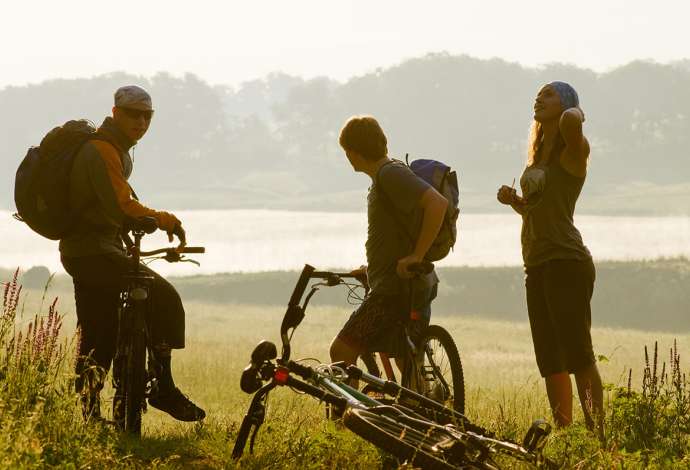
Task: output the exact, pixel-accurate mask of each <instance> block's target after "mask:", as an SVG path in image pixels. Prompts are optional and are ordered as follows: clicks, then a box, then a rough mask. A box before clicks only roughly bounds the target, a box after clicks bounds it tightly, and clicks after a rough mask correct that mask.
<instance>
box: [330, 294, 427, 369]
mask: <svg viewBox="0 0 690 470" xmlns="http://www.w3.org/2000/svg"><path fill="white" fill-rule="evenodd" d="M436 292H437V289H436V285H433V286H432V287H431V288H430V289H429V288H426V289H425V292H424V297H426V299H425V301H423V302H421V304H420V305H421V306H420V308H419V311H420V312H419V313H420V315H418V317H419V320H415V321H414V322H413V324H412V325H411V328H409V330H408V331H409V333H410V336H412V339H413V340H414V339H415V336H416V335H418V334H419V333H421V331H422V330H423V329H424V328H425V327H426V326H427V325H428V324H429V318H430V317H431V301H432V300H434V298H435V297H436ZM415 303H417V302H415ZM409 321H410V307H409V298H408V297H407V296H405V295H401V296H394V295H370V296H369V297H367V298H366V299H364V302H362V305H360V306H359V308H358V309H357V310H355V311H354V312H352V315H350V318H349V319H348V320H347V322H346V323H345V325H344V326H343V328H342V329H341V330H340V333H338V338H339V339H340V340H342V341H343V342H345V343H346V344H348V345H349V346H350V347H351V348H353V349H355V350H356V351H359V352H360V353H365V352H385V353H387V354H388V355H389V356H391V357H397V356H399V355H400V354H401V353H402V351H403V348H404V341H405V336H404V331H405V326H406V325H407V324H408V322H409Z"/></svg>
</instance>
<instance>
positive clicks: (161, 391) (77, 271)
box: [60, 86, 205, 421]
mask: <svg viewBox="0 0 690 470" xmlns="http://www.w3.org/2000/svg"><path fill="white" fill-rule="evenodd" d="M152 117H153V107H152V103H151V97H150V95H149V94H148V92H146V90H144V89H143V88H140V87H138V86H124V87H121V88H119V89H118V90H117V91H116V92H115V106H114V107H113V108H112V117H106V118H105V120H104V121H103V124H102V125H101V127H100V128H99V129H98V131H97V133H96V134H95V136H94V138H93V139H92V140H89V141H88V142H87V143H86V144H84V145H83V146H82V147H81V149H80V150H79V152H78V154H77V155H76V156H75V159H74V166H73V168H72V172H71V175H70V187H69V202H70V207H71V208H72V209H73V210H74V211H75V212H77V213H79V214H80V217H79V219H78V220H77V222H76V223H75V226H74V227H73V228H72V229H71V231H70V233H69V234H68V235H67V236H66V237H64V238H63V239H62V240H60V257H61V261H62V265H63V266H64V268H65V270H66V271H67V272H68V273H69V274H70V276H72V279H73V282H74V297H75V301H76V307H77V319H78V323H79V327H80V331H81V340H80V344H79V359H78V361H77V365H76V372H77V376H78V379H77V390H78V391H79V392H80V393H81V394H82V403H83V405H84V414H85V416H100V404H99V403H100V402H99V391H100V389H101V388H102V386H103V383H102V380H103V377H104V376H105V373H104V372H107V371H108V369H109V368H110V364H111V362H112V359H113V356H114V354H115V347H116V334H117V326H118V325H117V323H118V313H117V312H118V305H119V296H120V292H121V290H122V288H123V285H124V280H123V276H124V275H125V274H126V273H127V272H128V271H129V270H130V268H131V262H130V260H129V259H128V257H127V253H126V251H125V247H124V245H123V241H122V236H123V234H124V231H125V230H124V227H125V225H126V221H127V219H130V218H134V219H136V218H140V217H153V218H155V219H156V221H157V223H158V227H159V228H160V229H161V230H165V231H166V232H167V233H168V238H169V240H170V241H172V240H173V235H175V236H177V237H178V239H179V240H180V243H181V245H183V244H184V243H185V232H184V229H183V228H182V222H180V220H179V219H177V217H175V216H174V215H173V214H170V213H168V212H164V211H156V210H153V209H150V208H148V207H146V206H144V205H142V204H141V203H139V201H138V200H137V199H136V197H135V196H134V194H133V191H132V189H131V187H130V186H129V185H128V183H127V180H128V179H129V177H130V175H131V173H132V168H133V162H132V157H131V156H130V154H129V150H130V149H131V148H132V147H133V146H134V145H135V144H136V143H137V142H138V141H139V140H140V139H141V138H142V137H143V136H144V134H146V132H147V130H148V128H149V125H150V123H151V118H152ZM141 269H142V270H144V271H146V272H147V273H149V274H150V275H152V276H154V278H155V280H154V282H153V285H152V288H151V298H152V304H153V305H152V307H153V308H152V309H151V312H150V315H149V316H148V317H147V319H146V321H147V324H148V325H149V330H150V333H151V345H152V349H153V353H154V355H155V360H156V362H157V363H158V364H159V367H160V373H159V374H158V375H159V380H158V393H157V394H156V395H155V396H152V397H150V398H149V404H150V405H151V406H153V407H154V408H158V409H160V410H162V411H165V412H167V413H169V414H170V415H171V416H173V417H174V418H176V419H178V420H181V421H197V420H200V419H203V418H204V416H205V412H204V410H202V409H201V408H199V407H198V406H196V405H195V404H194V403H192V402H191V401H190V400H189V399H188V398H187V397H186V396H185V395H184V394H183V393H182V392H181V391H180V390H179V389H178V388H177V387H176V386H175V382H174V380H173V377H172V372H171V367H170V361H171V350H172V349H182V348H184V327H185V323H184V322H185V312H184V308H183V306H182V301H181V300H180V296H179V294H178V293H177V291H176V290H175V288H174V287H173V286H172V285H171V284H170V283H169V282H168V281H166V280H165V279H163V278H162V277H161V276H160V275H158V274H157V273H155V272H153V271H152V270H150V269H149V268H147V267H145V266H143V265H142V267H141ZM94 366H95V367H94ZM94 370H96V371H100V373H96V374H94V373H93V371H94ZM94 380H95V383H94Z"/></svg>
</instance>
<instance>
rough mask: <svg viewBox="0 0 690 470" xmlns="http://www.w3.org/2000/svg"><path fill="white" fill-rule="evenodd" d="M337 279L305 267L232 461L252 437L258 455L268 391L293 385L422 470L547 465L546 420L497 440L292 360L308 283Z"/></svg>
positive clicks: (388, 391) (252, 385)
mask: <svg viewBox="0 0 690 470" xmlns="http://www.w3.org/2000/svg"><path fill="white" fill-rule="evenodd" d="M333 276H337V277H339V275H338V274H337V273H328V272H317V271H315V270H314V268H313V267H311V266H309V265H306V266H305V268H304V270H303V271H302V274H301V276H300V278H299V280H298V282H297V285H296V286H295V290H294V291H293V293H292V296H291V298H290V302H289V303H288V308H287V311H286V313H285V316H284V318H283V321H282V324H281V327H280V337H281V342H282V354H281V357H280V358H279V359H277V356H278V354H277V348H276V346H275V345H274V344H273V343H270V342H268V341H262V342H260V343H259V344H258V345H257V346H256V347H255V348H254V351H253V352H252V355H251V361H250V363H249V365H248V366H247V367H246V368H245V370H244V371H243V373H242V378H241V381H240V387H241V388H242V390H243V391H244V392H246V393H250V394H251V393H253V394H254V397H253V398H252V401H251V404H250V406H249V410H248V411H247V414H246V416H245V417H244V419H243V421H242V425H241V427H240V430H239V433H238V435H237V438H236V440H235V446H234V449H233V457H234V458H239V457H241V456H242V454H243V452H244V448H245V446H246V443H247V440H248V439H249V441H250V452H252V451H253V448H254V442H255V438H256V434H257V432H258V430H259V428H260V427H261V425H262V424H263V422H264V419H265V415H266V400H267V397H268V394H269V392H270V391H271V390H273V389H274V388H276V387H278V386H288V387H290V388H292V389H294V390H297V391H300V392H302V393H306V394H308V395H311V396H313V397H315V398H317V399H319V400H320V401H323V402H325V403H326V404H328V405H330V406H331V407H332V409H333V411H334V413H335V414H336V415H338V416H341V417H342V422H343V424H344V425H345V427H347V428H348V429H350V430H351V431H353V432H354V433H355V434H357V435H359V436H360V437H362V438H364V439H366V440H367V441H369V442H371V443H372V444H374V445H376V446H377V447H379V448H381V449H383V450H385V451H387V452H389V453H391V454H393V455H394V456H396V457H397V458H399V459H401V460H403V461H407V462H409V463H411V464H413V465H416V466H420V467H422V468H430V469H453V468H468V467H472V468H481V469H495V468H499V467H498V466H497V464H496V462H495V457H496V456H497V454H506V455H509V456H512V457H514V458H517V459H520V460H523V461H526V462H529V463H532V464H542V463H546V464H548V462H547V461H546V459H544V458H543V457H542V453H541V451H542V448H543V445H544V444H545V441H546V439H545V438H546V436H547V435H548V434H549V432H550V426H549V425H548V424H547V423H545V422H544V421H535V422H534V423H533V424H532V427H531V428H530V429H529V431H528V432H527V435H526V436H525V439H524V441H523V443H522V445H520V444H517V443H514V442H510V441H506V440H501V439H497V438H496V437H495V436H493V434H492V433H490V432H489V431H487V430H486V429H483V428H481V427H479V426H477V425H475V424H473V423H471V422H470V421H469V420H468V419H467V418H466V417H465V416H464V415H463V414H462V413H460V412H458V411H456V410H455V409H452V408H449V407H446V406H443V404H441V403H439V402H437V401H435V400H433V399H432V398H430V397H427V396H424V395H423V394H420V393H417V392H415V391H413V390H411V389H409V388H406V387H403V386H401V385H399V384H397V383H395V382H393V381H391V380H384V379H381V378H379V377H377V376H375V375H373V374H370V373H368V372H365V371H363V370H361V369H359V368H357V367H356V366H352V365H350V366H346V365H345V364H343V363H336V364H321V365H319V366H317V367H314V368H312V367H309V366H306V365H304V364H300V363H299V362H296V361H293V360H291V359H290V352H291V345H290V341H291V339H292V336H293V334H294V332H295V330H296V328H297V327H298V326H299V325H300V323H301V322H302V320H303V319H304V317H305V310H306V307H307V305H308V303H309V300H310V299H311V297H312V296H313V294H314V293H315V292H316V290H315V288H318V285H317V286H315V288H312V290H311V292H310V293H309V294H308V295H307V296H306V298H305V300H304V302H303V303H302V304H301V305H300V303H301V300H302V297H303V295H304V291H305V290H306V287H307V284H308V282H309V280H310V279H315V278H317V279H323V280H326V285H330V284H334V282H335V281H334V280H333V281H332V282H330V283H329V282H328V280H329V279H334V277H333ZM297 377H300V378H301V379H300V378H297ZM350 380H362V381H364V382H365V383H366V384H367V386H368V387H371V388H372V389H374V390H376V391H378V392H379V393H381V394H383V395H385V396H386V397H388V400H387V401H386V402H384V401H382V400H378V399H374V398H372V397H370V396H368V395H366V394H364V393H362V392H360V391H359V390H357V389H355V388H353V387H351V386H350V385H348V384H347V383H346V381H350ZM264 382H267V383H264ZM252 429H253V432H252ZM250 434H251V436H250Z"/></svg>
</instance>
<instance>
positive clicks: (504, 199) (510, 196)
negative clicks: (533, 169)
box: [496, 184, 517, 205]
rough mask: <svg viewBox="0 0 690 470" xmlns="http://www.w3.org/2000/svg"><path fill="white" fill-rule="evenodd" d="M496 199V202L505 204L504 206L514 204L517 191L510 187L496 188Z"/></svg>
mask: <svg viewBox="0 0 690 470" xmlns="http://www.w3.org/2000/svg"><path fill="white" fill-rule="evenodd" d="M496 198H497V199H498V202H500V203H501V204H506V205H511V204H513V203H514V202H515V200H516V198H517V191H515V188H511V187H510V186H506V185H505V184H504V185H503V186H501V187H500V188H498V194H496Z"/></svg>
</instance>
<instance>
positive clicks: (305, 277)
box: [288, 264, 314, 306]
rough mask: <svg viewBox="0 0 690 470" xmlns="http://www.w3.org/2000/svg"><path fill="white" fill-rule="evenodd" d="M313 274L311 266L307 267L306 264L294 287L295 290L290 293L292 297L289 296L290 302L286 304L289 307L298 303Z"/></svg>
mask: <svg viewBox="0 0 690 470" xmlns="http://www.w3.org/2000/svg"><path fill="white" fill-rule="evenodd" d="M313 272H314V267H313V266H309V265H308V264H305V265H304V269H303V270H302V274H301V275H300V277H299V280H298V281H297V284H296V285H295V290H293V291H292V296H290V302H288V305H289V306H294V305H297V304H299V301H300V300H301V299H302V294H304V290H305V289H306V288H307V283H308V282H309V279H310V278H311V274H312V273H313Z"/></svg>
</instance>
